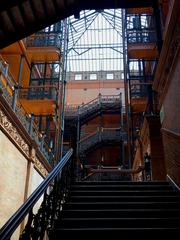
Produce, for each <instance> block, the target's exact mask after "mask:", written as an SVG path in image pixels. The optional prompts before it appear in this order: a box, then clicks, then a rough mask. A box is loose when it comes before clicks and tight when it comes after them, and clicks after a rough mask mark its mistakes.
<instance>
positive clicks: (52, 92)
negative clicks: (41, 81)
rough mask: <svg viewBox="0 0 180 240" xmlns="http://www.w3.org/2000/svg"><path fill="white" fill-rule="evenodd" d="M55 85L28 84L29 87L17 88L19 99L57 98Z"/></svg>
mask: <svg viewBox="0 0 180 240" xmlns="http://www.w3.org/2000/svg"><path fill="white" fill-rule="evenodd" d="M57 97H58V95H57V87H56V86H51V85H44V86H30V87H29V88H20V89H19V98H20V99H29V100H33V99H36V100H37V99H51V100H55V101H56V100H57Z"/></svg>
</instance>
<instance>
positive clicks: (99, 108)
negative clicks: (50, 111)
mask: <svg viewBox="0 0 180 240" xmlns="http://www.w3.org/2000/svg"><path fill="white" fill-rule="evenodd" d="M121 107H122V100H121V95H99V96H98V97H97V98H95V99H93V100H91V101H90V102H88V103H86V104H83V105H81V106H79V109H78V106H73V105H67V106H66V107H65V119H66V121H67V120H72V119H77V118H78V117H79V121H80V123H81V125H83V124H84V123H86V122H87V121H89V120H92V119H93V118H95V117H96V116H98V115H99V114H100V113H102V112H105V113H112V112H113V113H120V110H121Z"/></svg>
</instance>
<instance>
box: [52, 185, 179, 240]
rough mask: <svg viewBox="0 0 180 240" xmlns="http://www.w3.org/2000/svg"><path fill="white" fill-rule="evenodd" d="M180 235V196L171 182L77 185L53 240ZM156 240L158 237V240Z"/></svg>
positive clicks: (143, 237) (53, 234)
mask: <svg viewBox="0 0 180 240" xmlns="http://www.w3.org/2000/svg"><path fill="white" fill-rule="evenodd" d="M172 234H180V193H178V192H175V191H174V190H173V188H172V187H171V186H170V185H169V183H167V182H108V181H105V182H77V183H75V184H74V185H72V187H71V195H70V197H69V199H68V201H67V202H66V203H65V204H64V207H63V210H62V212H61V217H60V218H59V219H57V221H56V222H55V228H54V230H52V232H51V233H50V239H53V240H56V239H62V240H63V239H70V238H71V237H73V238H74V239H78V240H81V239H87V238H88V239H90V238H91V237H93V238H94V239H100V238H101V239H110V238H111V239H113V238H114V239H122V237H125V239H131V238H138V239H148V238H149V237H154V236H155V235H157V236H159V235H160V236H161V239H162V237H167V236H171V237H172ZM155 238H156V237H155Z"/></svg>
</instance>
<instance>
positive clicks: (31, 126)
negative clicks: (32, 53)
mask: <svg viewBox="0 0 180 240" xmlns="http://www.w3.org/2000/svg"><path fill="white" fill-rule="evenodd" d="M4 66H5V64H3V63H2V64H0V72H1V73H3V75H4V77H5V79H6V81H7V84H6V85H4V84H3V83H2V81H1V79H0V89H1V90H2V95H3V97H4V99H5V100H6V102H7V104H8V105H9V106H10V107H11V108H12V106H13V96H11V95H10V93H9V92H8V87H10V89H11V91H12V94H14V89H15V87H16V85H15V83H14V82H15V81H14V80H13V78H12V77H11V75H10V74H9V72H8V69H7V70H5V69H4ZM4 71H5V73H4ZM9 79H11V81H9ZM14 112H15V113H16V116H17V118H18V119H19V121H20V123H21V124H22V125H23V127H24V128H25V130H26V131H27V132H28V133H29V135H30V136H31V138H32V139H33V140H34V141H35V142H36V144H37V145H38V148H39V150H40V151H41V153H42V154H43V155H44V157H45V159H46V160H47V161H48V162H49V163H50V164H52V160H53V153H52V151H51V149H50V148H49V147H48V146H47V144H45V142H44V139H43V138H42V137H41V134H40V132H39V130H38V127H37V125H36V124H35V122H34V121H33V116H32V115H28V114H27V113H26V111H25V110H24V108H23V106H22V105H21V104H20V103H19V102H18V103H17V105H16V107H15V109H14Z"/></svg>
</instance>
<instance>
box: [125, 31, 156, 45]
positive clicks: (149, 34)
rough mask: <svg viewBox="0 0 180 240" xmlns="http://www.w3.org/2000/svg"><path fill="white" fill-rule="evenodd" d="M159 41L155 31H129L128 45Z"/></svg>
mask: <svg viewBox="0 0 180 240" xmlns="http://www.w3.org/2000/svg"><path fill="white" fill-rule="evenodd" d="M156 40H157V38H156V32H155V30H145V29H141V30H137V29H131V30H127V42H128V43H155V42H156Z"/></svg>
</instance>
